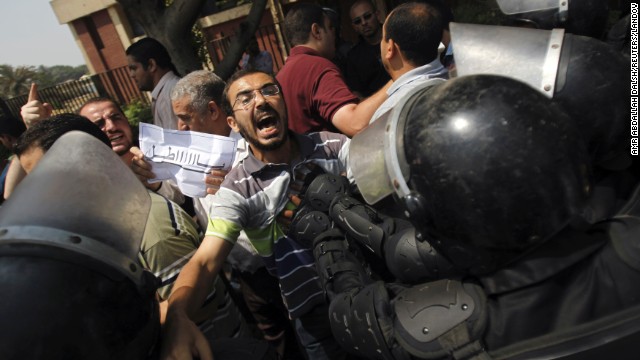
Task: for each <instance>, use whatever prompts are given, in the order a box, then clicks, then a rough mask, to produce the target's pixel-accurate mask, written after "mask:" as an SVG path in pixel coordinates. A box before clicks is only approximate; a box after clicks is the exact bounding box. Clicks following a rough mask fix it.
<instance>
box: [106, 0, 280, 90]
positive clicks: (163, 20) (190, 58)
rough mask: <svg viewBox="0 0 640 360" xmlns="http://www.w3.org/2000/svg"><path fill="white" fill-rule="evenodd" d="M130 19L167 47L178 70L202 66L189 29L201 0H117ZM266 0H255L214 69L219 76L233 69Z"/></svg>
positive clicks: (193, 22)
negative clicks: (233, 39) (239, 31)
mask: <svg viewBox="0 0 640 360" xmlns="http://www.w3.org/2000/svg"><path fill="white" fill-rule="evenodd" d="M117 1H118V3H120V4H121V5H122V8H123V10H124V12H125V14H126V15H127V17H128V18H129V21H130V22H132V23H138V24H140V26H142V28H143V29H144V32H145V33H146V34H147V36H149V37H152V38H154V39H156V40H158V41H160V42H161V43H162V44H163V45H164V46H165V47H166V48H167V50H168V51H169V54H171V57H172V59H173V62H174V64H175V65H176V67H177V68H178V71H179V72H180V73H182V74H186V73H189V72H191V71H193V70H197V69H202V63H201V62H200V60H199V58H198V56H197V52H196V50H195V49H194V48H193V47H192V45H191V43H192V42H191V41H185V39H191V36H192V33H191V31H192V29H193V26H194V24H195V22H196V20H197V19H198V17H199V14H200V12H201V10H202V6H203V5H204V3H205V0H173V1H171V0H153V1H151V0H117ZM266 4H267V0H256V1H254V2H253V5H252V6H251V11H250V12H249V15H248V16H247V19H246V20H245V23H246V26H244V27H243V30H244V31H242V32H241V33H240V34H239V36H238V41H237V42H236V43H234V44H233V46H232V47H231V49H230V51H229V53H228V54H227V56H226V57H225V59H224V60H223V61H222V62H221V63H220V64H219V65H218V66H217V67H216V69H214V71H215V72H216V73H217V74H218V75H219V76H220V77H221V78H223V79H226V78H228V77H229V76H230V75H231V74H232V73H233V70H235V66H236V65H237V64H238V62H239V61H240V58H241V57H242V53H243V52H244V49H245V47H246V45H247V44H248V42H249V39H250V38H251V36H252V35H253V34H254V33H255V31H256V29H257V28H258V24H259V22H260V19H261V18H262V13H263V12H264V8H265V7H266Z"/></svg>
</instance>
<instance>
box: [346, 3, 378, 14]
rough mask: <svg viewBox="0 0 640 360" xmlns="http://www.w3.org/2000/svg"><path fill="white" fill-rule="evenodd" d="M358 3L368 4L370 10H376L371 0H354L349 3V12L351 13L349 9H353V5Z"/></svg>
mask: <svg viewBox="0 0 640 360" xmlns="http://www.w3.org/2000/svg"><path fill="white" fill-rule="evenodd" d="M360 4H369V6H371V10H373V11H374V12H375V11H376V4H375V3H374V2H373V1H371V0H356V1H354V2H353V4H351V7H349V13H351V10H353V8H354V7H356V6H357V5H360Z"/></svg>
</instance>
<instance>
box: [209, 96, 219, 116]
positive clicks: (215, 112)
mask: <svg viewBox="0 0 640 360" xmlns="http://www.w3.org/2000/svg"><path fill="white" fill-rule="evenodd" d="M207 108H208V109H209V113H211V118H212V119H214V120H215V119H217V118H218V116H219V115H220V108H219V107H218V104H216V102H215V101H213V100H211V101H209V103H208V104H207Z"/></svg>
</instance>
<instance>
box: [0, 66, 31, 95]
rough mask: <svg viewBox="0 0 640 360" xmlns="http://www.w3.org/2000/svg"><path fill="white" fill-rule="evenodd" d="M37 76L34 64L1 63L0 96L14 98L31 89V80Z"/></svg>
mask: <svg viewBox="0 0 640 360" xmlns="http://www.w3.org/2000/svg"><path fill="white" fill-rule="evenodd" d="M36 77H37V72H36V69H35V68H34V67H32V66H17V67H15V68H14V67H13V66H11V65H7V64H3V65H0V96H2V97H5V98H12V97H15V96H19V95H22V94H25V93H27V92H28V91H29V87H30V86H31V82H32V81H33V80H34V79H35V78H36Z"/></svg>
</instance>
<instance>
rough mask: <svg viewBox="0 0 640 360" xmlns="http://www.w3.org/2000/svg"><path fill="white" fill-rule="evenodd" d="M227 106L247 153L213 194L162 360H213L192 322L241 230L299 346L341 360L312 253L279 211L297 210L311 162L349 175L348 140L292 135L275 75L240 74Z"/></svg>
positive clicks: (175, 297)
mask: <svg viewBox="0 0 640 360" xmlns="http://www.w3.org/2000/svg"><path fill="white" fill-rule="evenodd" d="M222 105H223V108H224V109H225V112H226V113H227V114H229V116H228V117H227V121H228V123H229V126H231V128H232V129H233V130H234V131H237V132H239V133H240V134H242V136H243V137H244V139H245V140H246V141H247V142H248V143H249V148H250V153H249V154H248V156H247V157H246V158H244V159H243V160H242V161H241V162H240V163H239V164H238V165H237V166H236V167H234V168H233V169H232V170H231V171H230V172H229V174H228V175H227V176H226V178H225V180H224V182H223V183H222V184H221V186H220V190H219V191H218V192H217V193H216V195H215V198H214V200H213V206H212V208H211V213H210V217H209V225H208V228H207V233H206V236H205V238H204V240H203V242H202V244H201V245H200V247H199V249H198V251H197V252H196V254H195V255H194V256H193V257H192V258H191V260H190V261H189V263H188V264H187V265H185V267H184V268H183V270H182V272H181V273H180V276H179V277H178V279H177V280H176V284H175V286H174V290H173V292H172V294H171V296H170V298H169V310H168V313H167V323H166V325H165V335H164V343H163V351H162V357H163V358H179V359H184V358H190V356H198V357H199V358H201V359H203V360H204V359H211V349H210V348H209V347H208V346H207V345H206V342H204V341H203V337H202V335H201V334H200V333H199V331H198V329H197V327H196V326H195V325H194V323H193V321H192V318H193V317H192V316H193V310H194V309H196V308H197V307H198V306H199V304H201V303H202V301H203V300H204V297H205V295H206V292H205V291H204V289H203V285H204V284H207V283H208V282H209V281H210V280H211V277H212V276H214V275H215V274H216V273H217V272H218V271H219V269H220V267H221V266H222V263H223V262H224V260H225V258H226V257H227V255H228V254H229V252H230V251H231V249H232V247H233V246H234V244H235V241H236V239H237V237H238V235H239V233H240V231H241V230H244V231H245V232H246V234H247V236H248V237H249V240H250V241H251V244H252V245H253V247H254V248H255V249H256V251H257V252H258V254H259V255H260V256H261V257H262V258H263V259H264V261H265V263H266V265H267V269H268V270H269V272H270V273H271V274H272V275H274V276H277V277H278V279H279V282H280V288H281V292H282V295H283V297H284V299H285V302H286V304H287V308H288V311H289V315H290V317H291V318H292V319H293V320H294V323H295V326H296V331H297V333H298V337H299V340H300V343H301V345H302V346H303V347H304V349H305V351H306V353H307V356H308V358H310V359H340V358H343V357H344V352H343V351H342V350H341V349H340V348H339V346H338V345H337V343H336V342H335V340H334V339H333V337H332V335H331V329H330V328H329V324H328V317H327V307H326V302H325V297H324V293H323V292H322V290H321V289H320V287H319V283H318V275H317V272H316V270H315V267H314V260H313V254H312V252H311V249H310V248H309V247H306V246H304V245H302V244H300V243H298V242H296V241H294V240H292V239H291V238H289V237H288V236H287V235H286V230H285V227H284V226H283V225H286V224H283V223H279V222H278V221H277V220H278V218H279V215H280V214H281V213H284V214H285V216H286V215H287V214H289V215H290V213H289V212H291V211H292V210H294V209H295V207H296V206H297V204H296V201H293V200H294V198H292V197H291V195H292V194H296V192H295V191H294V190H292V188H291V186H292V185H294V184H295V183H296V182H297V181H298V180H300V177H301V175H300V174H304V173H305V168H307V167H308V166H310V164H313V165H315V166H319V167H321V168H323V169H324V170H325V171H326V172H329V173H333V174H341V173H347V170H348V169H347V158H348V144H349V139H348V138H347V137H346V136H344V135H341V134H332V133H327V132H319V133H312V134H308V135H299V134H296V133H294V132H291V131H289V130H288V124H287V109H286V105H285V101H284V99H283V97H282V93H281V89H280V86H279V84H278V83H277V82H276V80H275V79H274V78H273V76H271V75H269V74H266V73H263V72H258V71H240V72H238V73H236V74H234V75H233V76H232V77H231V78H230V79H229V80H228V82H227V86H226V87H225V91H224V94H223V104H222Z"/></svg>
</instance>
